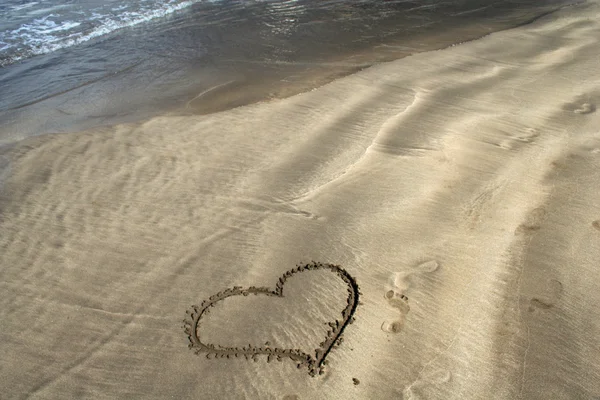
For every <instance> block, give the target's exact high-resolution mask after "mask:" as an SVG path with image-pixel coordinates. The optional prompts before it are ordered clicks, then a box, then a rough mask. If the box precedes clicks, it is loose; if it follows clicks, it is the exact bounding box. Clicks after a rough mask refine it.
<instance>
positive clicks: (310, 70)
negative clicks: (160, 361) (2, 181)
mask: <svg viewBox="0 0 600 400" xmlns="http://www.w3.org/2000/svg"><path fill="white" fill-rule="evenodd" d="M584 2H585V1H580V2H574V3H569V4H566V5H558V6H554V7H552V8H551V9H550V10H549V11H547V12H544V13H542V14H541V15H535V16H533V17H528V16H527V15H526V14H523V13H522V11H521V15H520V16H519V18H520V19H523V18H526V20H525V22H518V20H517V21H516V22H510V23H507V22H504V23H500V27H496V28H492V27H491V26H493V24H492V25H490V26H488V25H486V26H487V27H484V28H482V26H481V21H478V22H476V23H475V24H474V25H473V26H472V27H465V26H464V25H461V26H460V27H458V26H452V25H448V26H447V27H446V28H447V29H450V30H451V32H452V33H450V34H448V32H443V33H442V32H437V33H436V32H433V33H432V32H427V31H423V32H421V33H417V34H414V35H413V36H412V37H410V38H407V37H402V38H398V39H394V40H392V41H388V42H387V43H381V44H380V45H377V46H375V47H371V48H366V49H362V50H361V51H359V52H355V53H343V52H340V53H339V54H337V55H335V56H334V57H333V58H329V59H327V60H326V61H324V62H323V61H319V60H315V61H311V60H307V61H302V60H296V61H290V62H286V61H277V60H275V61H274V62H268V61H265V60H258V59H257V60H252V59H240V60H227V59H224V60H221V61H220V66H219V70H220V71H219V72H218V73H216V74H213V73H212V72H210V71H208V72H203V71H195V70H194V69H193V68H192V69H189V70H188V71H187V72H184V76H183V77H181V78H179V79H180V80H186V81H192V82H196V83H195V84H192V85H190V86H189V87H188V88H184V87H182V88H178V89H177V90H176V91H175V92H173V94H170V95H169V96H168V97H164V98H163V99H162V100H159V101H158V102H157V103H156V102H155V101H154V100H152V104H151V103H148V104H145V103H144V102H147V100H146V99H147V98H148V96H149V95H150V96H149V97H150V98H152V97H153V96H155V95H158V94H159V93H158V92H157V93H150V94H144V96H145V97H140V96H141V93H131V94H130V93H126V92H124V93H119V92H117V93H115V94H114V95H112V97H117V98H114V99H110V98H106V99H105V98H99V99H94V98H93V97H94V96H92V98H91V99H85V100H84V101H83V103H84V104H85V103H90V104H91V105H93V104H94V103H97V102H99V103H100V105H101V106H100V108H98V107H97V106H93V107H92V106H84V107H81V106H80V105H77V107H76V108H75V111H73V112H71V111H69V110H68V108H67V110H64V109H63V107H61V105H62V104H65V105H71V104H73V105H75V104H76V103H81V101H80V100H79V98H80V97H81V96H82V95H83V93H85V92H84V91H85V90H91V91H92V92H94V91H95V92H99V93H103V92H104V91H105V90H106V89H105V87H106V88H111V87H113V86H115V85H127V84H128V81H131V80H132V79H135V78H133V77H134V76H135V74H137V73H139V72H136V71H141V70H143V69H146V68H148V67H147V66H146V65H145V63H144V62H143V61H140V62H135V63H133V64H132V65H128V66H126V67H125V68H122V69H118V70H116V71H112V72H108V73H105V74H103V75H102V76H100V77H96V78H93V79H91V80H87V81H84V82H81V83H78V84H76V85H75V86H73V87H68V88H66V89H63V90H60V91H58V92H53V93H50V94H47V95H44V96H42V97H40V98H35V99H29V100H26V101H24V102H19V103H17V104H16V105H12V106H11V107H9V108H5V109H3V110H1V111H0V117H1V118H2V119H4V120H5V121H6V122H5V123H4V125H3V126H0V144H2V145H4V144H9V143H14V142H15V141H19V140H22V139H24V138H26V137H29V136H36V135H38V134H45V133H50V134H52V133H63V132H70V133H75V132H78V131H85V130H89V129H94V128H101V127H108V126H113V125H116V124H120V123H143V121H145V120H148V119H150V118H153V117H158V116H160V115H191V114H197V115H206V114H211V113H214V112H221V111H226V110H230V109H232V108H237V107H241V106H246V105H249V104H255V103H259V102H265V101H271V100H280V99H284V98H287V97H290V96H294V95H297V94H300V93H303V92H306V91H311V90H314V89H316V88H318V87H320V86H322V85H325V84H327V83H330V82H332V81H334V80H336V79H340V78H343V77H345V76H348V75H351V74H354V73H357V72H359V71H361V70H363V69H365V68H369V67H371V66H373V65H377V64H379V63H382V62H383V63H385V62H393V61H395V60H399V59H402V58H405V57H408V56H411V55H415V54H420V53H422V52H428V51H437V50H443V49H445V48H447V47H452V46H456V45H459V44H463V43H468V42H471V41H474V40H479V39H481V38H484V37H486V36H487V35H489V34H492V33H495V32H502V31H505V30H509V29H516V28H518V27H519V26H523V25H526V24H528V23H531V22H533V21H535V20H537V19H539V18H542V17H544V16H547V15H549V14H552V13H555V12H557V11H559V10H561V9H563V8H565V7H570V6H573V5H577V4H581V3H584ZM544 7H546V8H550V7H551V6H544ZM540 8H543V7H540ZM535 12H536V11H530V13H535ZM505 18H506V19H507V20H511V21H512V20H513V19H514V16H511V17H507V16H505ZM492 22H493V21H492ZM492 22H489V23H492ZM496 23H497V22H496ZM482 29H483V30H488V32H485V33H484V32H480V31H481V30H482ZM490 29H494V30H493V31H491V32H489V30H490ZM443 37H447V38H448V39H443ZM396 40H397V41H398V43H396ZM424 43H426V44H425V45H423V44H424ZM382 49H383V50H382ZM43 57H44V56H41V57H40V58H39V59H38V60H37V61H36V60H34V61H36V62H41V61H43ZM28 61H29V60H26V61H24V63H25V64H24V65H23V66H25V65H26V63H27V62H28ZM34 65H35V64H34ZM240 65H245V66H246V67H244V68H241V69H240ZM248 66H254V67H253V68H248ZM10 67H12V66H9V67H8V68H10ZM17 67H19V66H18V65H17ZM132 70H133V71H132ZM128 71H132V72H133V73H134V75H131V76H128V73H127V72H128ZM240 71H242V72H240ZM119 76H122V78H119ZM117 79H121V81H119V80H117ZM217 87H219V89H220V90H213V89H216V88H217ZM203 92H205V94H207V95H208V96H202V97H200V98H196V97H198V95H199V94H200V93H203ZM119 97H122V98H123V100H121V103H122V104H120V103H118V102H117V103H116V104H118V106H117V105H114V106H108V105H109V104H111V103H112V102H113V101H114V100H117V101H119V100H118V98H119ZM195 98H196V99H195ZM194 100H197V101H194ZM154 103H156V104H154ZM190 103H193V104H194V107H188V105H190ZM102 104H106V105H102ZM69 107H71V108H72V106H69ZM107 107H108V108H107ZM103 108H104V109H103ZM190 109H191V112H190ZM9 121H11V122H9Z"/></svg>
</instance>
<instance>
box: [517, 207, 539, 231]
mask: <svg viewBox="0 0 600 400" xmlns="http://www.w3.org/2000/svg"><path fill="white" fill-rule="evenodd" d="M545 219H546V210H545V209H544V208H543V207H537V208H534V209H533V210H531V212H530V213H529V214H527V215H526V216H525V220H524V221H523V223H522V224H520V225H519V226H518V227H517V229H515V235H524V234H527V233H532V232H535V231H537V230H539V229H540V228H541V227H542V223H543V222H544V220H545Z"/></svg>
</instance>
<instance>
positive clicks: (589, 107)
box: [573, 103, 596, 114]
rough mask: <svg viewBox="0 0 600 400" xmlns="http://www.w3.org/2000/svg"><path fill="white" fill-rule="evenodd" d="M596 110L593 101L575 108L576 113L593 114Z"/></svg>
mask: <svg viewBox="0 0 600 400" xmlns="http://www.w3.org/2000/svg"><path fill="white" fill-rule="evenodd" d="M594 111H596V106H595V105H593V104H591V103H583V104H581V105H580V106H579V107H577V108H576V109H574V110H573V112H574V113H575V114H591V113H593V112H594Z"/></svg>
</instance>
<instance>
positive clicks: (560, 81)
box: [0, 4, 600, 399]
mask: <svg viewBox="0 0 600 400" xmlns="http://www.w3.org/2000/svg"><path fill="white" fill-rule="evenodd" d="M598 37H600V7H599V5H597V4H587V5H579V6H575V7H571V8H568V9H564V10H562V11H560V12H558V13H556V14H553V15H551V16H548V17H545V18H543V19H541V20H538V21H536V22H535V23H533V24H531V25H528V26H525V27H521V28H518V29H514V30H509V31H504V32H500V33H496V34H492V35H490V36H487V37H485V38H483V39H480V40H477V41H474V42H469V43H465V44H462V45H458V46H455V47H452V48H448V49H445V50H441V51H435V52H429V53H423V54H419V55H415V56H412V57H408V58H405V59H402V60H398V61H395V62H391V63H386V64H381V65H378V66H375V67H371V68H369V69H367V70H364V71H361V72H359V73H357V74H354V75H351V76H348V77H345V78H343V79H339V80H337V81H335V82H333V83H331V84H328V85H325V86H323V87H321V88H319V89H317V90H314V91H311V92H308V93H304V94H301V95H297V96H294V97H291V98H288V99H285V100H278V101H272V102H267V103H262V104H256V105H252V106H247V107H241V108H237V109H234V110H230V111H227V112H222V113H217V114H211V115H207V116H193V117H189V116H188V117H173V116H163V117H159V118H154V119H152V120H150V121H147V122H145V123H143V124H139V125H121V126H116V127H114V128H106V129H104V130H100V131H93V132H85V133H78V134H63V135H47V136H43V137H38V138H34V139H29V140H25V141H22V142H19V143H18V144H17V145H16V146H15V147H14V148H13V149H11V150H9V153H8V154H7V155H5V157H10V158H11V159H12V166H11V170H10V175H9V176H7V177H6V180H5V187H4V192H3V194H2V199H1V202H0V207H1V215H0V218H1V219H0V224H1V225H0V235H1V236H0V246H1V248H0V265H1V268H0V282H1V283H0V285H1V293H2V295H1V296H0V323H1V329H0V390H1V391H0V397H1V398H3V399H12V398H29V397H30V398H33V399H67V398H94V399H103V398H106V399H112V398H127V399H134V398H140V399H142V398H143V399H164V398H173V399H187V398H189V399H242V398H249V399H284V398H285V399H401V398H403V399H519V398H521V399H594V398H599V397H600V361H599V360H600V310H599V304H600V200H599V199H600V113H598V112H596V106H597V105H598V104H600V103H599V102H600V67H599V66H600V43H599V42H598ZM310 260H317V261H322V262H325V263H332V264H337V265H340V266H341V267H343V268H344V270H345V271H347V272H348V273H349V274H350V275H351V276H352V277H354V278H355V279H356V281H357V283H358V285H359V287H360V292H361V295H360V304H359V305H358V309H357V311H356V313H355V314H354V315H353V316H354V318H355V322H354V323H353V324H348V325H347V326H346V327H345V331H344V335H343V338H344V341H343V343H342V344H341V345H340V347H338V348H334V349H333V350H332V351H331V352H330V353H329V355H328V357H327V361H328V362H329V364H328V365H327V366H326V368H325V369H324V374H323V375H320V376H319V375H317V376H316V377H311V376H309V374H308V372H309V370H308V368H305V367H303V366H301V368H300V369H298V368H296V363H295V362H294V361H293V360H291V359H289V358H286V357H283V359H282V360H281V361H280V362H276V361H272V362H270V363H268V362H267V360H266V359H267V356H266V355H261V356H260V357H258V361H256V362H253V361H252V360H250V361H246V360H244V357H243V356H242V357H239V358H235V357H234V356H233V355H232V357H231V358H233V359H227V358H224V359H221V358H219V359H216V360H215V359H210V360H209V359H207V358H206V357H205V355H204V354H200V357H198V356H196V355H194V352H193V351H191V350H189V349H188V348H187V337H186V334H185V332H184V328H183V324H182V320H183V319H184V317H185V311H186V310H188V309H189V308H190V306H191V305H192V304H196V305H200V304H201V303H202V301H203V300H206V299H208V298H209V297H210V296H211V295H214V294H215V293H217V292H220V291H223V290H225V289H227V288H232V287H234V286H241V287H242V288H249V287H250V286H257V287H266V288H267V289H264V290H265V291H268V290H275V289H276V287H277V286H276V285H277V282H278V279H279V278H280V277H281V276H282V275H283V274H284V273H285V272H286V271H288V270H290V269H291V268H293V267H294V265H295V264H297V263H298V262H307V261H310ZM311 274H312V275H311ZM328 274H329V275H328ZM288 285H289V286H288ZM236 290H242V291H243V290H246V289H236ZM347 290H348V287H347V285H346V284H345V283H344V281H343V280H340V279H338V278H336V275H335V274H332V273H331V272H327V270H319V271H306V272H302V273H297V274H295V275H293V276H291V277H289V279H287V281H286V282H285V289H284V297H278V296H261V295H257V296H254V295H250V296H246V297H243V296H232V297H230V298H228V299H225V300H221V301H220V302H217V301H216V300H215V302H216V303H219V304H216V305H215V307H212V308H211V309H210V310H211V313H210V317H207V318H203V319H202V321H201V324H200V326H201V327H202V329H200V330H199V336H200V337H201V338H202V339H203V340H205V341H209V340H210V343H211V344H214V345H215V346H218V345H221V346H245V344H246V343H248V344H249V345H250V346H255V347H260V346H263V347H264V348H267V347H269V348H275V347H280V348H288V347H289V348H293V347H302V349H301V350H302V351H304V352H306V353H310V352H311V351H312V352H313V356H314V349H315V348H317V347H318V346H319V341H320V340H323V339H325V335H326V331H327V325H325V323H326V322H328V321H335V320H336V319H338V320H340V319H342V315H341V313H342V310H343V308H344V307H345V305H346V298H347V295H348V293H347ZM286 294H287V295H286ZM406 298H408V300H406ZM213 299H216V298H213ZM409 305H410V306H409ZM228 335H230V336H228ZM267 342H269V343H267Z"/></svg>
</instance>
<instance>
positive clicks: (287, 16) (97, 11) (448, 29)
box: [0, 0, 569, 145]
mask: <svg viewBox="0 0 600 400" xmlns="http://www.w3.org/2000/svg"><path fill="white" fill-rule="evenodd" d="M568 3H569V1H566V0H451V1H443V0H410V1H409V0H387V1H386V0H352V1H351V0H162V1H161V0H118V1H117V0H43V1H41V0H39V1H31V0H2V1H1V2H0V145H2V144H7V143H11V142H14V141H16V140H20V139H23V138H25V137H28V136H31V135H39V134H43V133H49V132H67V131H73V130H78V129H85V128H88V127H91V126H98V125H106V124H113V123H117V122H124V121H133V120H139V119H141V118H146V117H148V116H151V115H155V114H158V113H161V112H165V111H171V112H172V111H177V112H182V113H209V112H215V111H220V110H223V109H227V108H231V107H235V106H239V105H243V104H248V103H252V102H255V101H260V100H263V99H268V98H272V97H283V96H287V95H291V94H295V93H298V92H301V91H303V90H308V89H310V88H311V87H315V86H318V85H320V84H323V83H325V82H327V81H328V80H331V79H335V78H336V77H339V76H342V75H345V74H348V73H351V72H354V71H356V70H359V69H361V68H365V67H367V66H369V65H372V64H374V63H376V62H381V61H386V60H391V59H395V58H400V57H403V56H406V55H409V54H412V53H415V52H418V51H424V50H430V49H435V48H441V47H445V46H448V45H452V44H454V43H459V42H461V41H465V40H471V39H475V38H477V37H481V36H483V35H485V34H488V33H490V32H493V31H496V30H500V29H506V28H510V27H513V26H517V25H519V24H523V23H527V22H528V21H531V20H533V19H535V18H537V17H539V16H540V15H544V14H547V13H549V12H552V11H553V10H556V9H557V8H559V7H561V6H564V5H566V4H568ZM201 95H202V96H201Z"/></svg>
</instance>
